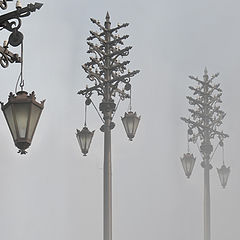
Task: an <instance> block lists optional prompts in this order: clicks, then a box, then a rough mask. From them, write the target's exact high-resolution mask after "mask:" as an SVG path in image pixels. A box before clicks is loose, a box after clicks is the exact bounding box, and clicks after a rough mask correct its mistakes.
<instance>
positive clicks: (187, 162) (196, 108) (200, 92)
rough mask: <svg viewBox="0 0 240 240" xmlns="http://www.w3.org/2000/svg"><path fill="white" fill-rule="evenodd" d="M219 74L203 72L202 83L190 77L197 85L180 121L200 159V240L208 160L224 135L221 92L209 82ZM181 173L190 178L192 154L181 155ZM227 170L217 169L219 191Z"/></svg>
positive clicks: (207, 239)
mask: <svg viewBox="0 0 240 240" xmlns="http://www.w3.org/2000/svg"><path fill="white" fill-rule="evenodd" d="M218 75H219V74H215V75H213V76H212V77H209V76H208V73H207V69H205V71H204V75H203V80H199V79H198V78H197V77H193V76H190V78H191V79H193V80H195V81H196V82H197V84H198V86H197V87H191V86H190V87H189V88H190V89H191V90H192V91H193V95H195V96H196V97H195V98H193V97H187V99H188V101H189V104H190V105H191V106H193V108H192V109H189V112H190V117H189V118H188V119H187V118H181V119H182V120H183V121H184V122H186V123H187V125H188V142H192V143H196V144H197V145H198V141H200V147H199V145H198V149H199V152H200V154H201V157H202V160H203V161H202V162H201V166H202V167H203V169H204V240H210V239H211V233H210V170H211V169H212V165H211V160H212V157H213V155H214V153H215V151H216V149H217V147H218V146H220V147H222V148H223V140H224V139H225V138H226V137H228V135H227V134H225V133H223V131H220V130H219V127H220V126H221V125H222V120H223V118H224V117H225V115H226V114H225V113H224V112H223V111H222V110H220V106H219V103H221V102H222V101H221V99H220V97H221V95H222V90H221V89H220V88H219V86H220V84H214V83H213V80H214V79H215V78H216V77H217V76H218ZM216 138H217V139H218V143H217V146H216V148H215V150H214V149H213V144H214V139H216ZM181 161H182V164H183V167H184V171H185V173H186V175H187V177H190V175H191V172H192V169H193V166H194V162H195V158H194V157H193V154H190V153H189V148H188V153H187V154H184V156H183V158H181ZM229 172H230V168H226V166H225V165H223V166H222V168H221V169H218V174H219V177H220V180H221V184H222V186H223V187H225V186H226V183H227V179H228V175H229Z"/></svg>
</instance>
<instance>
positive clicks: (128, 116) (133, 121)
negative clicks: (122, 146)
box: [121, 111, 141, 141]
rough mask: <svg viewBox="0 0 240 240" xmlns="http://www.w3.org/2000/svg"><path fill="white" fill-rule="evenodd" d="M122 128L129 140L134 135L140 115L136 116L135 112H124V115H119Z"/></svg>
mask: <svg viewBox="0 0 240 240" xmlns="http://www.w3.org/2000/svg"><path fill="white" fill-rule="evenodd" d="M121 119H122V123H123V126H124V129H125V131H126V134H127V136H128V138H129V140H130V141H132V140H133V138H134V137H135V134H136V131H137V128H138V124H139V122H140V119H141V116H139V117H138V116H137V113H136V112H134V113H133V112H132V111H129V112H127V113H126V112H125V114H124V117H121Z"/></svg>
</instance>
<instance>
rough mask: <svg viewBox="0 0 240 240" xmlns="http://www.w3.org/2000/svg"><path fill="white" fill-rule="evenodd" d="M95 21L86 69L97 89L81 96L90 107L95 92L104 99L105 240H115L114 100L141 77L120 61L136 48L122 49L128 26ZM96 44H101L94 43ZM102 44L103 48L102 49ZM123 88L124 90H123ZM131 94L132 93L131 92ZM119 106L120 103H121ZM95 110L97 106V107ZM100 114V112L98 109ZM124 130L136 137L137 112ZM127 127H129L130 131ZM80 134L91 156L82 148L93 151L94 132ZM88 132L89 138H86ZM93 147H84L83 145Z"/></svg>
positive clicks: (128, 118) (101, 107) (128, 115)
mask: <svg viewBox="0 0 240 240" xmlns="http://www.w3.org/2000/svg"><path fill="white" fill-rule="evenodd" d="M91 21H92V22H93V23H94V24H96V25H97V26H98V28H99V29H100V31H101V32H100V33H98V32H93V31H90V33H91V36H90V37H89V38H88V39H87V40H88V45H89V50H88V53H93V54H94V56H93V57H90V60H91V61H90V62H87V63H85V64H84V65H83V66H82V67H83V69H84V70H85V72H86V73H87V74H88V76H87V78H89V80H90V81H92V82H93V83H94V86H93V87H86V89H84V90H81V91H79V92H78V94H81V95H84V96H85V97H86V102H85V103H86V105H90V104H93V105H94V103H93V101H92V99H91V96H92V94H93V93H94V92H96V93H97V94H98V95H100V96H102V101H101V103H100V105H99V110H100V111H101V112H102V116H103V117H102V116H101V115H100V113H99V112H98V114H99V116H100V118H101V120H102V121H103V126H102V127H101V131H102V132H104V177H103V185H104V186H103V192H104V199H103V202H104V206H103V210H104V211H103V213H104V217H103V225H104V226H103V239H104V240H112V166H111V130H112V129H113V128H114V126H115V124H114V123H113V122H112V119H113V117H114V114H115V112H116V110H117V107H118V104H115V102H114V97H116V96H117V95H118V96H119V102H120V100H124V99H126V98H130V97H131V94H130V95H129V94H127V93H126V91H129V90H130V89H131V85H130V78H131V77H133V76H134V75H135V74H137V73H139V70H136V71H129V70H128V71H127V68H126V65H128V64H129V63H130V62H129V61H123V62H120V61H119V59H118V58H119V57H124V56H127V55H128V54H129V50H130V49H131V48H132V47H123V48H122V49H120V47H119V46H120V45H123V40H124V39H126V38H128V35H124V36H122V37H120V36H119V35H117V34H115V33H116V32H118V31H119V29H121V28H123V27H126V26H128V23H124V24H122V25H120V24H118V25H117V27H114V28H111V22H110V16H109V14H108V13H107V15H106V21H105V24H104V25H101V24H100V22H99V21H97V20H95V19H93V18H91ZM94 40H96V41H97V42H98V44H96V43H93V42H90V41H94ZM99 43H100V45H99ZM121 85H122V88H121ZM130 92H131V91H130ZM119 102H118V103H119ZM94 107H95V105H94ZM95 109H96V110H97V111H98V109H97V108H96V107H95ZM122 120H123V122H124V127H125V129H127V130H128V131H127V130H126V131H127V135H128V136H131V139H130V138H129V139H130V140H132V138H133V137H134V135H135V132H136V129H137V126H138V123H139V121H140V117H137V116H136V113H135V114H133V112H131V111H130V112H128V113H125V117H124V118H122ZM125 124H128V126H127V127H126V126H125ZM84 128H85V131H83V130H84V129H83V130H82V131H79V130H77V134H76V135H77V139H78V141H79V142H80V143H81V144H80V147H81V150H82V152H83V153H85V155H86V153H87V152H88V149H83V148H82V146H88V148H89V147H90V143H91V140H92V137H93V132H92V133H91V132H90V131H89V130H88V131H86V123H85V126H84ZM84 132H87V135H86V134H84ZM82 140H84V141H85V142H88V143H89V144H83V141H82Z"/></svg>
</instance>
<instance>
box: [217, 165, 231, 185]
mask: <svg viewBox="0 0 240 240" xmlns="http://www.w3.org/2000/svg"><path fill="white" fill-rule="evenodd" d="M217 172H218V176H219V179H220V182H221V184H222V187H223V188H225V187H226V185H227V181H228V177H229V174H230V167H226V166H225V164H223V165H222V167H221V168H220V169H219V168H217Z"/></svg>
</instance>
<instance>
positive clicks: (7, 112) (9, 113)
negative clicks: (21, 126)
mask: <svg viewBox="0 0 240 240" xmlns="http://www.w3.org/2000/svg"><path fill="white" fill-rule="evenodd" d="M4 113H5V117H6V120H7V123H8V126H9V128H10V131H11V134H12V136H13V139H14V140H16V139H17V132H16V128H15V124H14V119H13V113H12V106H11V105H9V106H8V107H7V108H6V109H5V110H4Z"/></svg>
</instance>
